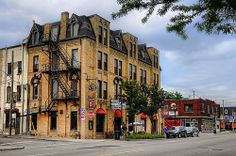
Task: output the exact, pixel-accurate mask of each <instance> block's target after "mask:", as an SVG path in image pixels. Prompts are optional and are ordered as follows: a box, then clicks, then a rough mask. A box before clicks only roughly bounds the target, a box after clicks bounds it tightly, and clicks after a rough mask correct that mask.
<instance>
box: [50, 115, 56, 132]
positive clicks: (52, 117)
mask: <svg viewBox="0 0 236 156" xmlns="http://www.w3.org/2000/svg"><path fill="white" fill-rule="evenodd" d="M50 129H51V130H56V129H57V112H55V111H53V112H51V126H50Z"/></svg>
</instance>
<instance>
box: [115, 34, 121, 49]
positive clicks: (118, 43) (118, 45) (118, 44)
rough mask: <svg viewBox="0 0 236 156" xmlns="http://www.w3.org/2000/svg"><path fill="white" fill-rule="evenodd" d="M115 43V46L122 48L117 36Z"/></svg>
mask: <svg viewBox="0 0 236 156" xmlns="http://www.w3.org/2000/svg"><path fill="white" fill-rule="evenodd" d="M116 43H117V47H118V48H119V49H121V48H122V47H121V40H120V38H119V37H116Z"/></svg>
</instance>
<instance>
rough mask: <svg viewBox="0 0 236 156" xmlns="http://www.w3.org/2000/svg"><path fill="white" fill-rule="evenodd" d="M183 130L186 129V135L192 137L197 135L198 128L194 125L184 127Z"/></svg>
mask: <svg viewBox="0 0 236 156" xmlns="http://www.w3.org/2000/svg"><path fill="white" fill-rule="evenodd" d="M185 130H186V131H187V135H188V136H191V137H194V136H197V137H198V136H199V130H198V128H196V127H185Z"/></svg>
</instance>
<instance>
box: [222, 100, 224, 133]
mask: <svg viewBox="0 0 236 156" xmlns="http://www.w3.org/2000/svg"><path fill="white" fill-rule="evenodd" d="M222 103H223V125H224V126H225V101H224V100H223V101H222ZM224 129H225V127H224Z"/></svg>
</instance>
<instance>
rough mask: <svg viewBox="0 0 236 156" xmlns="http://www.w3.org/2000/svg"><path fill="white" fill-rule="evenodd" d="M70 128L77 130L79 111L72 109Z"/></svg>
mask: <svg viewBox="0 0 236 156" xmlns="http://www.w3.org/2000/svg"><path fill="white" fill-rule="evenodd" d="M70 129H71V130H77V111H72V112H71V115H70Z"/></svg>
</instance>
